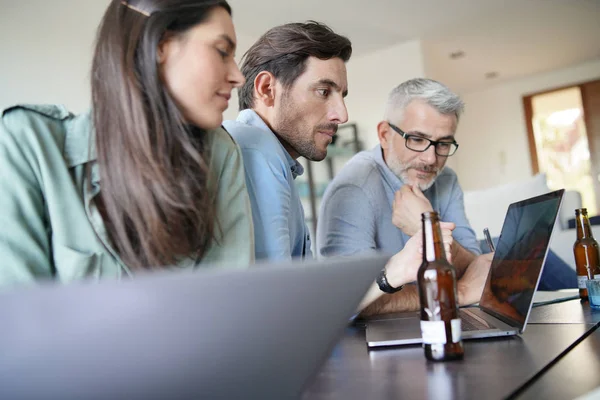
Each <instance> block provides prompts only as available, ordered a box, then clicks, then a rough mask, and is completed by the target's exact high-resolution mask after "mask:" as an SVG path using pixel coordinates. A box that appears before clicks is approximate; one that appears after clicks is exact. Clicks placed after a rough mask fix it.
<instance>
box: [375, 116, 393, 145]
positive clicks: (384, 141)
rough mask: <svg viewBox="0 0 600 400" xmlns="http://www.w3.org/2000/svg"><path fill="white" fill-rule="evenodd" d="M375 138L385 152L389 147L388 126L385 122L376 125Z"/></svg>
mask: <svg viewBox="0 0 600 400" xmlns="http://www.w3.org/2000/svg"><path fill="white" fill-rule="evenodd" d="M377 137H378V138H379V143H380V144H381V148H382V149H384V150H387V149H388V148H389V147H390V140H389V139H390V125H389V124H388V123H387V122H386V121H381V122H379V123H378V124H377Z"/></svg>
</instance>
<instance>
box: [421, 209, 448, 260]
mask: <svg viewBox="0 0 600 400" xmlns="http://www.w3.org/2000/svg"><path fill="white" fill-rule="evenodd" d="M435 260H446V252H445V251H444V242H443V240H442V231H441V229H440V222H439V220H438V219H437V217H427V216H426V217H425V218H423V261H428V262H432V261H435Z"/></svg>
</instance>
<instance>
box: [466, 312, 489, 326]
mask: <svg viewBox="0 0 600 400" xmlns="http://www.w3.org/2000/svg"><path fill="white" fill-rule="evenodd" d="M460 319H461V320H462V323H461V324H462V330H463V331H481V330H486V329H490V326H489V325H488V324H486V323H483V322H481V321H480V320H479V319H477V318H475V317H474V316H473V315H471V314H470V313H467V312H463V311H461V312H460Z"/></svg>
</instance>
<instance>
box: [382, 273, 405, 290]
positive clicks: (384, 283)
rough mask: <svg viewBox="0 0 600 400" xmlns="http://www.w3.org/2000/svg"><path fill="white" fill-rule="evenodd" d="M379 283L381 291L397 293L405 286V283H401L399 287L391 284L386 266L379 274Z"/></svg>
mask: <svg viewBox="0 0 600 400" xmlns="http://www.w3.org/2000/svg"><path fill="white" fill-rule="evenodd" d="M377 285H379V289H381V291H382V292H385V293H396V292H399V291H400V290H402V288H403V287H404V285H400V286H399V287H397V288H395V287H392V286H390V284H389V283H388V280H387V276H386V275H385V268H384V269H382V270H381V272H380V273H379V276H378V277H377Z"/></svg>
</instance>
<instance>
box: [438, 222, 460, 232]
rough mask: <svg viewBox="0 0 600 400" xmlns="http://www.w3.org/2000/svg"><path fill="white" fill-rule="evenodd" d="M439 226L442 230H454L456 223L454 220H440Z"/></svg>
mask: <svg viewBox="0 0 600 400" xmlns="http://www.w3.org/2000/svg"><path fill="white" fill-rule="evenodd" d="M440 228H442V232H443V231H444V229H450V230H451V231H453V230H454V228H456V224H455V223H454V222H443V221H442V222H440Z"/></svg>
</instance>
